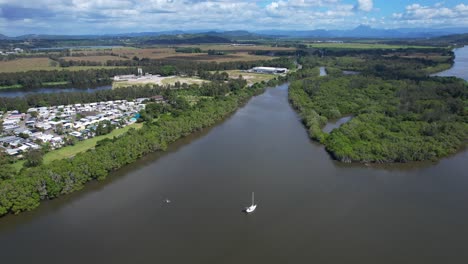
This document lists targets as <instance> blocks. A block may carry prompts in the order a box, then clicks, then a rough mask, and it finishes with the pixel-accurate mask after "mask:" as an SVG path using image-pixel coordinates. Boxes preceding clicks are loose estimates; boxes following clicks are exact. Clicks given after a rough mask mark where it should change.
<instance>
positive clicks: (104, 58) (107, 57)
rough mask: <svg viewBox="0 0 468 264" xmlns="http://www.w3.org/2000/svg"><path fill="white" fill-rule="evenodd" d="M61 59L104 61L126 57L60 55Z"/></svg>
mask: <svg viewBox="0 0 468 264" xmlns="http://www.w3.org/2000/svg"><path fill="white" fill-rule="evenodd" d="M61 59H63V60H66V61H92V62H101V63H106V62H107V61H108V60H128V59H127V58H122V57H117V56H110V55H104V56H80V57H61Z"/></svg>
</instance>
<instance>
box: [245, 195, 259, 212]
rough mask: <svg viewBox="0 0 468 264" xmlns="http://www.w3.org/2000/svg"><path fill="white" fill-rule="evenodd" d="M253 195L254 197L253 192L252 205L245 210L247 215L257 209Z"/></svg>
mask: <svg viewBox="0 0 468 264" xmlns="http://www.w3.org/2000/svg"><path fill="white" fill-rule="evenodd" d="M254 195H255V194H254V192H252V205H251V206H249V207H246V208H245V212H246V213H248V214H249V213H252V212H253V211H255V209H256V208H257V205H256V204H255V196H254Z"/></svg>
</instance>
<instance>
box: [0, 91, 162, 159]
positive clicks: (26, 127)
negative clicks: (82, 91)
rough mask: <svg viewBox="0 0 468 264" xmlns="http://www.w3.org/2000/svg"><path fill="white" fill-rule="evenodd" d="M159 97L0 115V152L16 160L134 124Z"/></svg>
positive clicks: (55, 107) (9, 112)
mask: <svg viewBox="0 0 468 264" xmlns="http://www.w3.org/2000/svg"><path fill="white" fill-rule="evenodd" d="M149 101H154V102H159V103H161V102H164V99H163V97H162V96H154V97H152V98H138V99H135V100H132V101H128V100H115V101H107V102H95V103H88V104H73V105H59V106H50V107H37V108H30V109H28V110H27V112H26V113H20V112H19V111H17V110H14V111H7V112H5V113H3V112H0V124H1V126H0V150H3V151H4V152H5V153H6V154H8V155H9V156H13V157H16V158H18V159H21V158H23V155H24V154H25V153H26V152H28V151H30V150H38V149H42V148H44V147H46V148H48V149H51V150H53V149H58V148H61V147H64V146H66V145H70V144H73V143H74V142H76V141H77V140H86V139H88V138H92V137H94V136H98V135H103V134H107V133H109V132H111V131H112V130H113V129H115V128H122V127H125V126H127V125H130V124H133V123H135V122H137V120H138V118H139V111H141V110H142V109H144V108H145V105H146V103H147V102H149Z"/></svg>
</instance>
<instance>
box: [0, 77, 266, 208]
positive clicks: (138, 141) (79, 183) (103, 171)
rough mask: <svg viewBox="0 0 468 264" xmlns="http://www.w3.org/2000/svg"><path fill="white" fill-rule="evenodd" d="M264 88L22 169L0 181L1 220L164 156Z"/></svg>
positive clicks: (257, 87)
mask: <svg viewBox="0 0 468 264" xmlns="http://www.w3.org/2000/svg"><path fill="white" fill-rule="evenodd" d="M264 89H265V85H261V84H255V85H253V86H251V87H249V88H243V89H240V90H236V91H232V92H231V93H229V95H228V96H225V97H221V98H219V99H217V100H205V101H203V103H199V104H197V106H196V108H189V109H188V110H187V111H182V112H178V113H177V115H176V116H174V115H172V116H166V117H165V118H163V119H161V120H158V122H156V123H146V124H145V126H144V127H143V128H141V129H139V130H130V131H128V132H127V133H126V134H124V135H122V136H120V137H117V138H113V139H110V140H107V141H106V142H102V144H100V145H99V146H97V147H95V148H94V149H93V150H92V151H87V152H82V153H78V154H77V155H76V156H74V157H73V158H72V159H62V160H56V161H53V162H51V163H49V164H44V165H41V166H39V167H35V168H31V169H27V170H23V171H21V172H20V174H18V175H16V176H14V177H13V178H12V179H7V180H3V181H0V215H5V214H7V213H10V212H11V213H15V214H17V213H20V212H22V211H27V210H32V209H34V208H36V207H38V206H39V204H40V201H41V200H45V199H53V198H56V197H59V196H61V195H64V194H67V193H71V192H74V191H76V190H80V189H81V188H83V187H84V185H85V184H86V183H87V182H89V181H92V180H103V179H105V178H106V177H107V175H108V174H109V173H110V172H111V171H115V170H117V169H118V168H120V167H122V166H124V165H126V164H129V163H132V162H134V161H136V160H137V159H139V158H140V157H143V156H144V155H146V154H148V153H151V152H155V151H164V150H165V149H166V148H167V145H168V144H171V143H173V142H174V141H176V140H178V139H179V138H181V137H184V136H187V135H189V134H190V133H192V132H194V131H198V130H200V129H203V128H205V127H209V126H211V125H213V124H214V123H215V122H217V121H219V120H221V119H223V118H224V117H226V116H227V115H229V114H231V113H232V112H234V111H235V110H236V109H237V108H238V107H240V106H241V105H243V103H245V102H246V101H247V100H249V99H250V98H251V97H252V96H254V95H257V94H259V93H261V92H262V91H264Z"/></svg>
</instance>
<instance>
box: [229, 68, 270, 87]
mask: <svg viewBox="0 0 468 264" xmlns="http://www.w3.org/2000/svg"><path fill="white" fill-rule="evenodd" d="M225 72H227V73H228V74H229V78H238V77H239V75H242V78H244V79H245V80H247V83H248V84H254V83H256V82H261V81H265V82H267V81H269V80H271V79H273V78H275V77H276V75H273V74H262V73H251V72H244V71H240V70H230V71H225Z"/></svg>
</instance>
